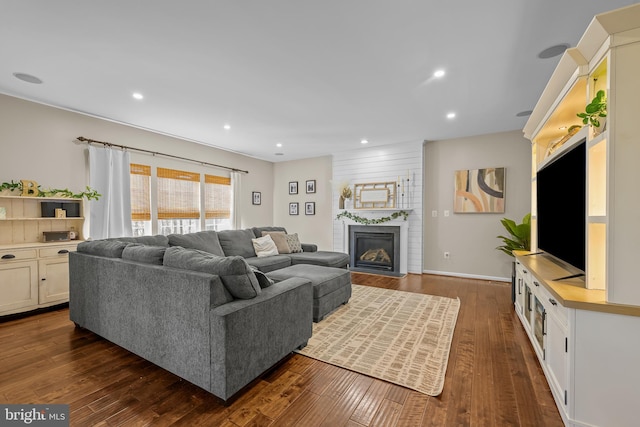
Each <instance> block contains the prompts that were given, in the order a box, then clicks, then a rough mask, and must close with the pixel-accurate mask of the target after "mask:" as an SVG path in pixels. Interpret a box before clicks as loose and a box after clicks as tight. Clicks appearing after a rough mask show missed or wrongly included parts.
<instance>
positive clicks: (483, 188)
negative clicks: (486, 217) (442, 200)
mask: <svg viewBox="0 0 640 427" xmlns="http://www.w3.org/2000/svg"><path fill="white" fill-rule="evenodd" d="M504 185H505V168H484V169H469V170H458V171H456V172H455V200H454V203H453V211H454V212H456V213H504Z"/></svg>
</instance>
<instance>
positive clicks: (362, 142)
mask: <svg viewBox="0 0 640 427" xmlns="http://www.w3.org/2000/svg"><path fill="white" fill-rule="evenodd" d="M368 143H369V141H367V140H366V139H363V140H362V141H360V144H368Z"/></svg>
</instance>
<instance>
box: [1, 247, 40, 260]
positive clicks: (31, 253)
mask: <svg viewBox="0 0 640 427" xmlns="http://www.w3.org/2000/svg"><path fill="white" fill-rule="evenodd" d="M36 257H37V254H36V250H35V249H4V250H0V262H7V261H18V260H25V259H35V258H36Z"/></svg>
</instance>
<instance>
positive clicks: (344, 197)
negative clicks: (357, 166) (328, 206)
mask: <svg viewBox="0 0 640 427" xmlns="http://www.w3.org/2000/svg"><path fill="white" fill-rule="evenodd" d="M352 196H353V193H352V192H351V187H350V186H349V184H344V185H343V186H342V187H341V188H340V199H339V200H338V208H339V209H345V202H347V201H349V200H351V197H352Z"/></svg>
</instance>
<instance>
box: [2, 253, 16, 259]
mask: <svg viewBox="0 0 640 427" xmlns="http://www.w3.org/2000/svg"><path fill="white" fill-rule="evenodd" d="M15 257H16V256H15V255H13V254H6V255H2V259H14V258H15Z"/></svg>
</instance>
